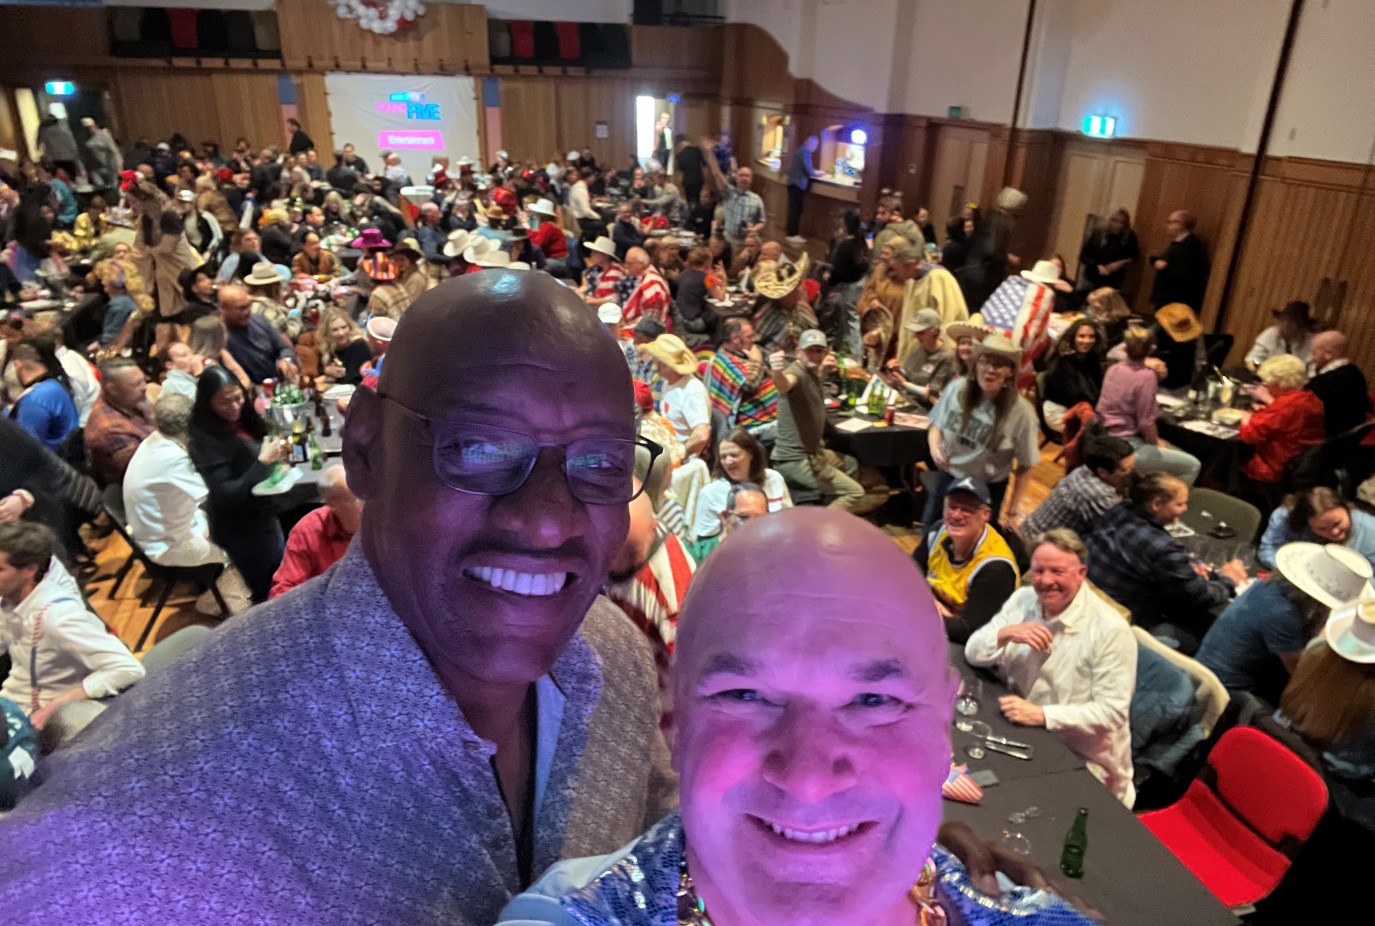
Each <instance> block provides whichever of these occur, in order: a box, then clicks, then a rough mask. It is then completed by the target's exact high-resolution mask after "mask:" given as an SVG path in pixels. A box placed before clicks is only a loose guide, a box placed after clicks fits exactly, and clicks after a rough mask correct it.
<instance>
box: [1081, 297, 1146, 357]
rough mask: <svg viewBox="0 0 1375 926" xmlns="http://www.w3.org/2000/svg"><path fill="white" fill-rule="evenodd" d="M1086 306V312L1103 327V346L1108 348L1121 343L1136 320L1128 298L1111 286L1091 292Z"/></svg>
mask: <svg viewBox="0 0 1375 926" xmlns="http://www.w3.org/2000/svg"><path fill="white" fill-rule="evenodd" d="M1084 307H1085V308H1086V309H1087V312H1086V313H1085V314H1086V315H1087V316H1088V317H1089V318H1091V319H1093V320H1094V321H1095V322H1097V323H1098V327H1099V328H1100V329H1102V331H1103V346H1104V349H1106V350H1111V349H1112V348H1114V347H1116V346H1117V345H1118V344H1121V343H1122V338H1123V337H1124V336H1125V335H1126V333H1127V328H1129V327H1130V326H1131V324H1132V322H1133V321H1136V319H1135V318H1133V316H1132V310H1131V308H1130V307H1129V306H1128V305H1127V300H1126V299H1123V298H1122V293H1121V292H1119V291H1118V290H1116V289H1113V288H1112V287H1109V286H1103V287H1100V288H1098V289H1095V290H1094V291H1093V292H1091V293H1089V297H1088V302H1086V303H1085V306H1084Z"/></svg>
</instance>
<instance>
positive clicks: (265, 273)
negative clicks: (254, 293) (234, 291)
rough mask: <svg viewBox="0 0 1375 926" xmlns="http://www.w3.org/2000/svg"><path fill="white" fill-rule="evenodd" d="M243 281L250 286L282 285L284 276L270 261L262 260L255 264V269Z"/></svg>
mask: <svg viewBox="0 0 1375 926" xmlns="http://www.w3.org/2000/svg"><path fill="white" fill-rule="evenodd" d="M243 281H244V282H245V283H247V284H248V285H249V286H280V285H281V282H282V277H281V275H280V274H278V273H277V271H276V270H274V269H273V267H272V264H271V263H270V262H269V261H266V260H260V261H258V262H257V263H256V264H254V265H253V269H252V270H251V271H250V272H249V274H248V276H246V277H244V278H243Z"/></svg>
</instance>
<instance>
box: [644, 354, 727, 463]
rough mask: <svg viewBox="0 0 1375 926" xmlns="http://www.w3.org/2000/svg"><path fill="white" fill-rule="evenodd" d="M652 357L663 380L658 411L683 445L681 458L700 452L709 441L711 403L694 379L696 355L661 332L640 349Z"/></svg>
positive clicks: (704, 389) (702, 388) (697, 381)
mask: <svg viewBox="0 0 1375 926" xmlns="http://www.w3.org/2000/svg"><path fill="white" fill-rule="evenodd" d="M640 350H641V352H642V353H644V355H645V356H647V357H650V358H652V359H653V360H654V363H655V367H656V369H657V371H658V373H659V375H660V376H662V377H663V379H664V384H665V385H664V390H663V392H662V393H660V395H659V401H658V403H657V404H658V406H659V413H660V414H662V415H663V416H664V418H666V419H667V420H668V422H669V424H671V425H673V436H674V440H675V441H676V442H677V443H679V444H681V445H682V447H683V459H690V458H691V457H695V456H697V455H698V454H700V453H701V452H702V450H703V449H705V448H706V446H707V441H709V440H711V402H710V400H709V399H708V398H707V387H706V386H704V385H702V381H701V380H700V379H698V378H697V357H696V356H695V355H694V354H693V353H692V351H690V350H688V348H687V345H686V344H684V343H683V342H682V339H680V338H678V337H677V336H675V335H671V334H661V335H659V337H657V338H655V339H654V340H653V341H652V342H650V343H649V344H646V345H644V346H643V347H641V348H640Z"/></svg>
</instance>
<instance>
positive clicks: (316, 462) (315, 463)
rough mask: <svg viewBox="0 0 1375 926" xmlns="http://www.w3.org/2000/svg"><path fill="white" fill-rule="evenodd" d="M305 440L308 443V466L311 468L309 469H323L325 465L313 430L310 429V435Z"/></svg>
mask: <svg viewBox="0 0 1375 926" xmlns="http://www.w3.org/2000/svg"><path fill="white" fill-rule="evenodd" d="M307 441H308V444H309V453H310V468H311V469H324V467H325V461H324V457H323V456H322V455H321V453H320V442H319V441H318V440H316V439H315V432H314V431H311V432H310V437H309V438H308V439H307Z"/></svg>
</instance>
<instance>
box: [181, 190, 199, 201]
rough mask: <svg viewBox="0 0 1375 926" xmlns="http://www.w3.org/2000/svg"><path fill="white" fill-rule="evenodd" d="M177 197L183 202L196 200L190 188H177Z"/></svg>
mask: <svg viewBox="0 0 1375 926" xmlns="http://www.w3.org/2000/svg"><path fill="white" fill-rule="evenodd" d="M177 199H179V200H181V201H182V202H184V203H194V202H195V201H196V194H195V193H193V192H191V191H190V190H177Z"/></svg>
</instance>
